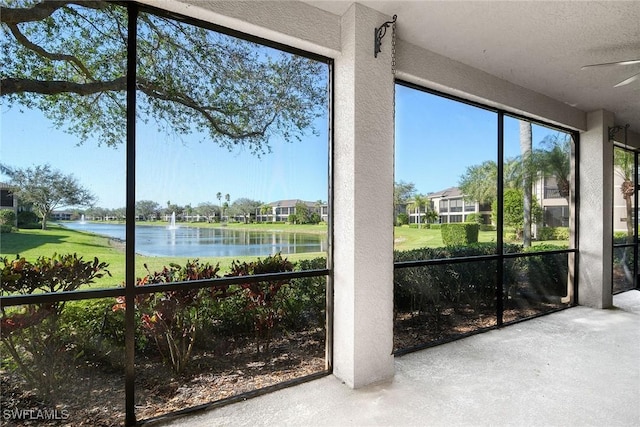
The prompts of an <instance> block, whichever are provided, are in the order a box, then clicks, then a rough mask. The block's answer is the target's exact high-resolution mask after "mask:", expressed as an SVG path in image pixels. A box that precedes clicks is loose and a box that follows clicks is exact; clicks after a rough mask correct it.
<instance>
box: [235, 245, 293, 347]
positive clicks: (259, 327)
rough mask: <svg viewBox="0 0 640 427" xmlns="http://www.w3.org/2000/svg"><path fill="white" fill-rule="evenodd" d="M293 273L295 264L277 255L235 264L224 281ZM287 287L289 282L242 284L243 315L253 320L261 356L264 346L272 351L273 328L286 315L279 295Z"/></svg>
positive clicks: (271, 281) (275, 281) (273, 281)
mask: <svg viewBox="0 0 640 427" xmlns="http://www.w3.org/2000/svg"><path fill="white" fill-rule="evenodd" d="M292 270H293V264H292V263H291V262H289V261H288V260H287V259H286V258H282V255H280V254H279V253H278V254H275V255H272V256H268V257H266V258H265V259H260V258H258V260H257V261H253V262H249V263H247V262H239V261H233V262H232V263H231V267H230V273H229V274H227V275H226V276H225V277H234V276H250V275H255V274H266V273H280V272H284V271H292ZM287 283H288V281H287V280H270V281H265V282H247V283H243V284H240V288H241V292H240V293H241V295H242V296H243V297H244V303H245V306H244V312H245V313H246V314H247V315H249V316H250V317H251V318H252V319H253V325H254V331H255V339H256V350H257V352H258V353H260V350H261V346H260V344H261V342H264V344H263V347H262V348H263V350H265V351H267V352H268V351H269V345H270V343H271V335H272V331H273V328H274V327H275V326H276V324H277V323H278V322H279V321H280V319H281V317H282V314H283V311H282V309H281V304H280V299H281V296H280V295H278V292H279V291H280V289H281V288H282V287H283V286H284V285H286V284H287Z"/></svg>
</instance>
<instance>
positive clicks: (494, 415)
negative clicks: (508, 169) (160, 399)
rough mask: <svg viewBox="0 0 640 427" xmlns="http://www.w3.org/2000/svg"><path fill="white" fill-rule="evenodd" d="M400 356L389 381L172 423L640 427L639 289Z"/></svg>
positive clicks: (328, 382)
mask: <svg viewBox="0 0 640 427" xmlns="http://www.w3.org/2000/svg"><path fill="white" fill-rule="evenodd" d="M614 305H615V308H614V309H611V310H594V309H590V308H586V307H576V308H571V309H568V310H564V311H562V312H559V313H554V314H551V315H548V316H544V317H541V318H538V319H533V320H530V321H527V322H523V323H520V324H517V325H513V326H509V327H506V328H504V329H500V330H494V331H490V332H487V333H484V334H479V335H475V336H472V337H469V338H466V339H463V340H459V341H455V342H452V343H449V344H445V345H441V346H438V347H433V348H430V349H426V350H422V351H419V352H415V353H412V354H408V355H405V356H402V357H398V358H396V375H395V377H394V378H393V380H391V381H388V382H385V383H382V384H378V385H375V386H369V387H366V388H362V389H359V390H351V389H349V388H348V387H346V386H345V385H343V384H342V383H341V381H340V380H338V379H337V378H335V377H333V376H327V377H324V378H321V379H319V380H315V381H312V382H309V383H306V384H302V385H299V386H296V387H291V388H288V389H284V390H281V391H277V392H274V393H271V394H268V395H264V396H261V397H258V398H255V399H251V400H248V401H245V402H242V403H237V404H233V405H229V406H225V407H222V408H218V409H214V410H210V411H208V412H202V413H199V414H197V415H191V416H187V417H184V418H179V419H176V420H174V421H173V422H172V423H169V424H165V425H171V426H191V427H199V426H202V427H204V426H207V427H210V426H267V425H268V426H411V425H416V426H460V425H468V426H480V425H492V426H505V425H511V426H640V292H639V291H630V292H626V293H624V294H619V295H616V296H615V297H614Z"/></svg>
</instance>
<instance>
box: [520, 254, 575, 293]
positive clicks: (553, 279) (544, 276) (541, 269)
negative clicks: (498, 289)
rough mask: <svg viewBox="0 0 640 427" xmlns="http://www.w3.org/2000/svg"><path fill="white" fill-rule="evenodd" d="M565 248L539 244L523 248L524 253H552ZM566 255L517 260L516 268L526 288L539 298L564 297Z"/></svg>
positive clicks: (566, 270) (537, 256)
mask: <svg viewBox="0 0 640 427" xmlns="http://www.w3.org/2000/svg"><path fill="white" fill-rule="evenodd" d="M561 249H566V246H558V245H550V244H541V245H535V246H531V247H528V248H525V250H524V251H525V252H539V251H553V250H561ZM568 256H569V255H568V254H546V255H532V256H528V257H523V258H520V259H519V265H518V267H519V268H520V269H521V270H522V271H523V273H525V274H524V277H526V278H527V282H528V283H527V287H528V288H529V290H530V291H532V292H535V293H536V294H537V295H538V296H539V297H542V298H547V297H550V296H554V297H557V296H561V297H563V296H566V294H567V278H568V267H567V266H568V262H567V259H568V258H567V257H568Z"/></svg>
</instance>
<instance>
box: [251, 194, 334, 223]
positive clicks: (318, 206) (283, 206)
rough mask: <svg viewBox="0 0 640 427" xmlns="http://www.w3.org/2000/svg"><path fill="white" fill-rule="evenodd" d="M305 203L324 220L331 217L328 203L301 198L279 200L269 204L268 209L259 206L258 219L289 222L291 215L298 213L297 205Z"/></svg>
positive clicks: (259, 220) (260, 220)
mask: <svg viewBox="0 0 640 427" xmlns="http://www.w3.org/2000/svg"><path fill="white" fill-rule="evenodd" d="M298 203H304V204H305V205H306V206H307V208H308V209H309V211H310V212H316V213H317V214H318V215H320V219H321V220H322V221H327V220H328V218H329V206H328V205H327V204H326V203H318V202H308V201H304V200H300V199H289V200H278V201H275V202H271V203H269V204H267V205H266V206H267V207H268V209H267V210H264V209H261V208H258V209H257V211H256V220H257V221H258V222H287V221H288V219H289V215H292V214H295V213H296V205H297V204H298Z"/></svg>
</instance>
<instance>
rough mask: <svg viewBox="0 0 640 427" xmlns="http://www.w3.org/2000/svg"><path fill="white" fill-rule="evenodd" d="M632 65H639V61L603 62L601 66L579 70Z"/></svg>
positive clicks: (585, 67)
mask: <svg viewBox="0 0 640 427" xmlns="http://www.w3.org/2000/svg"><path fill="white" fill-rule="evenodd" d="M633 64H640V59H630V60H628V61H618V62H605V63H603V64H591V65H585V66H584V67H581V68H580V69H581V70H585V69H587V68H595V67H611V66H617V65H633Z"/></svg>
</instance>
